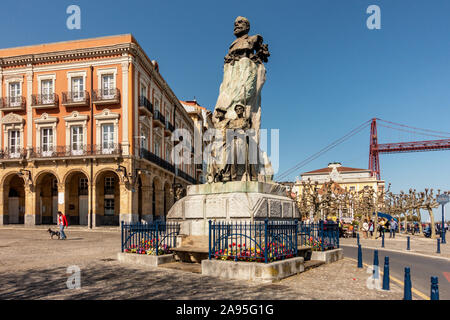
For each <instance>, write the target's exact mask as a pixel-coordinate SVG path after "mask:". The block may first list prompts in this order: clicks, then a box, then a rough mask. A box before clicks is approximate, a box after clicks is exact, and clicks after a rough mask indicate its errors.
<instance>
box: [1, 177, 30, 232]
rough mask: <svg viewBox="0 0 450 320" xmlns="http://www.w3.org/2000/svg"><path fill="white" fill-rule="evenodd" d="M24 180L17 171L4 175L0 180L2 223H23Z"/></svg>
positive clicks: (24, 204)
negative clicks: (0, 189)
mask: <svg viewBox="0 0 450 320" xmlns="http://www.w3.org/2000/svg"><path fill="white" fill-rule="evenodd" d="M25 183H26V181H25V179H24V178H23V177H22V176H20V175H19V172H17V171H11V172H9V173H7V174H5V175H4V176H3V177H2V180H1V187H2V190H3V193H2V195H1V197H2V210H3V219H4V220H3V223H4V224H6V223H9V224H23V223H25V211H26V209H25V206H26V203H25Z"/></svg>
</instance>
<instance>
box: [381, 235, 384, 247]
mask: <svg viewBox="0 0 450 320" xmlns="http://www.w3.org/2000/svg"><path fill="white" fill-rule="evenodd" d="M381 247H382V248H384V232H383V234H382V237H381Z"/></svg>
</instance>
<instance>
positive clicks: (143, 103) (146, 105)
mask: <svg viewBox="0 0 450 320" xmlns="http://www.w3.org/2000/svg"><path fill="white" fill-rule="evenodd" d="M139 108H143V109H144V110H147V111H149V112H150V113H153V105H152V103H151V102H150V101H149V100H148V99H147V98H146V97H144V96H139Z"/></svg>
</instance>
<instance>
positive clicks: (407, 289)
mask: <svg viewBox="0 0 450 320" xmlns="http://www.w3.org/2000/svg"><path fill="white" fill-rule="evenodd" d="M403 300H412V294H411V270H410V269H409V267H405V283H404V288H403Z"/></svg>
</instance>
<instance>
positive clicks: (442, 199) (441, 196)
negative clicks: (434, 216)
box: [436, 193, 450, 205]
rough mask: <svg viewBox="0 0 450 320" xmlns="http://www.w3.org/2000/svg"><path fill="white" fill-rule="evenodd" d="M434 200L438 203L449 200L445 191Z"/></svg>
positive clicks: (441, 203) (443, 203) (442, 203)
mask: <svg viewBox="0 0 450 320" xmlns="http://www.w3.org/2000/svg"><path fill="white" fill-rule="evenodd" d="M436 200H437V202H438V203H439V204H440V205H445V204H446V203H447V202H450V196H449V195H448V194H445V193H444V194H440V195H439V196H438V197H437V199H436Z"/></svg>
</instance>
